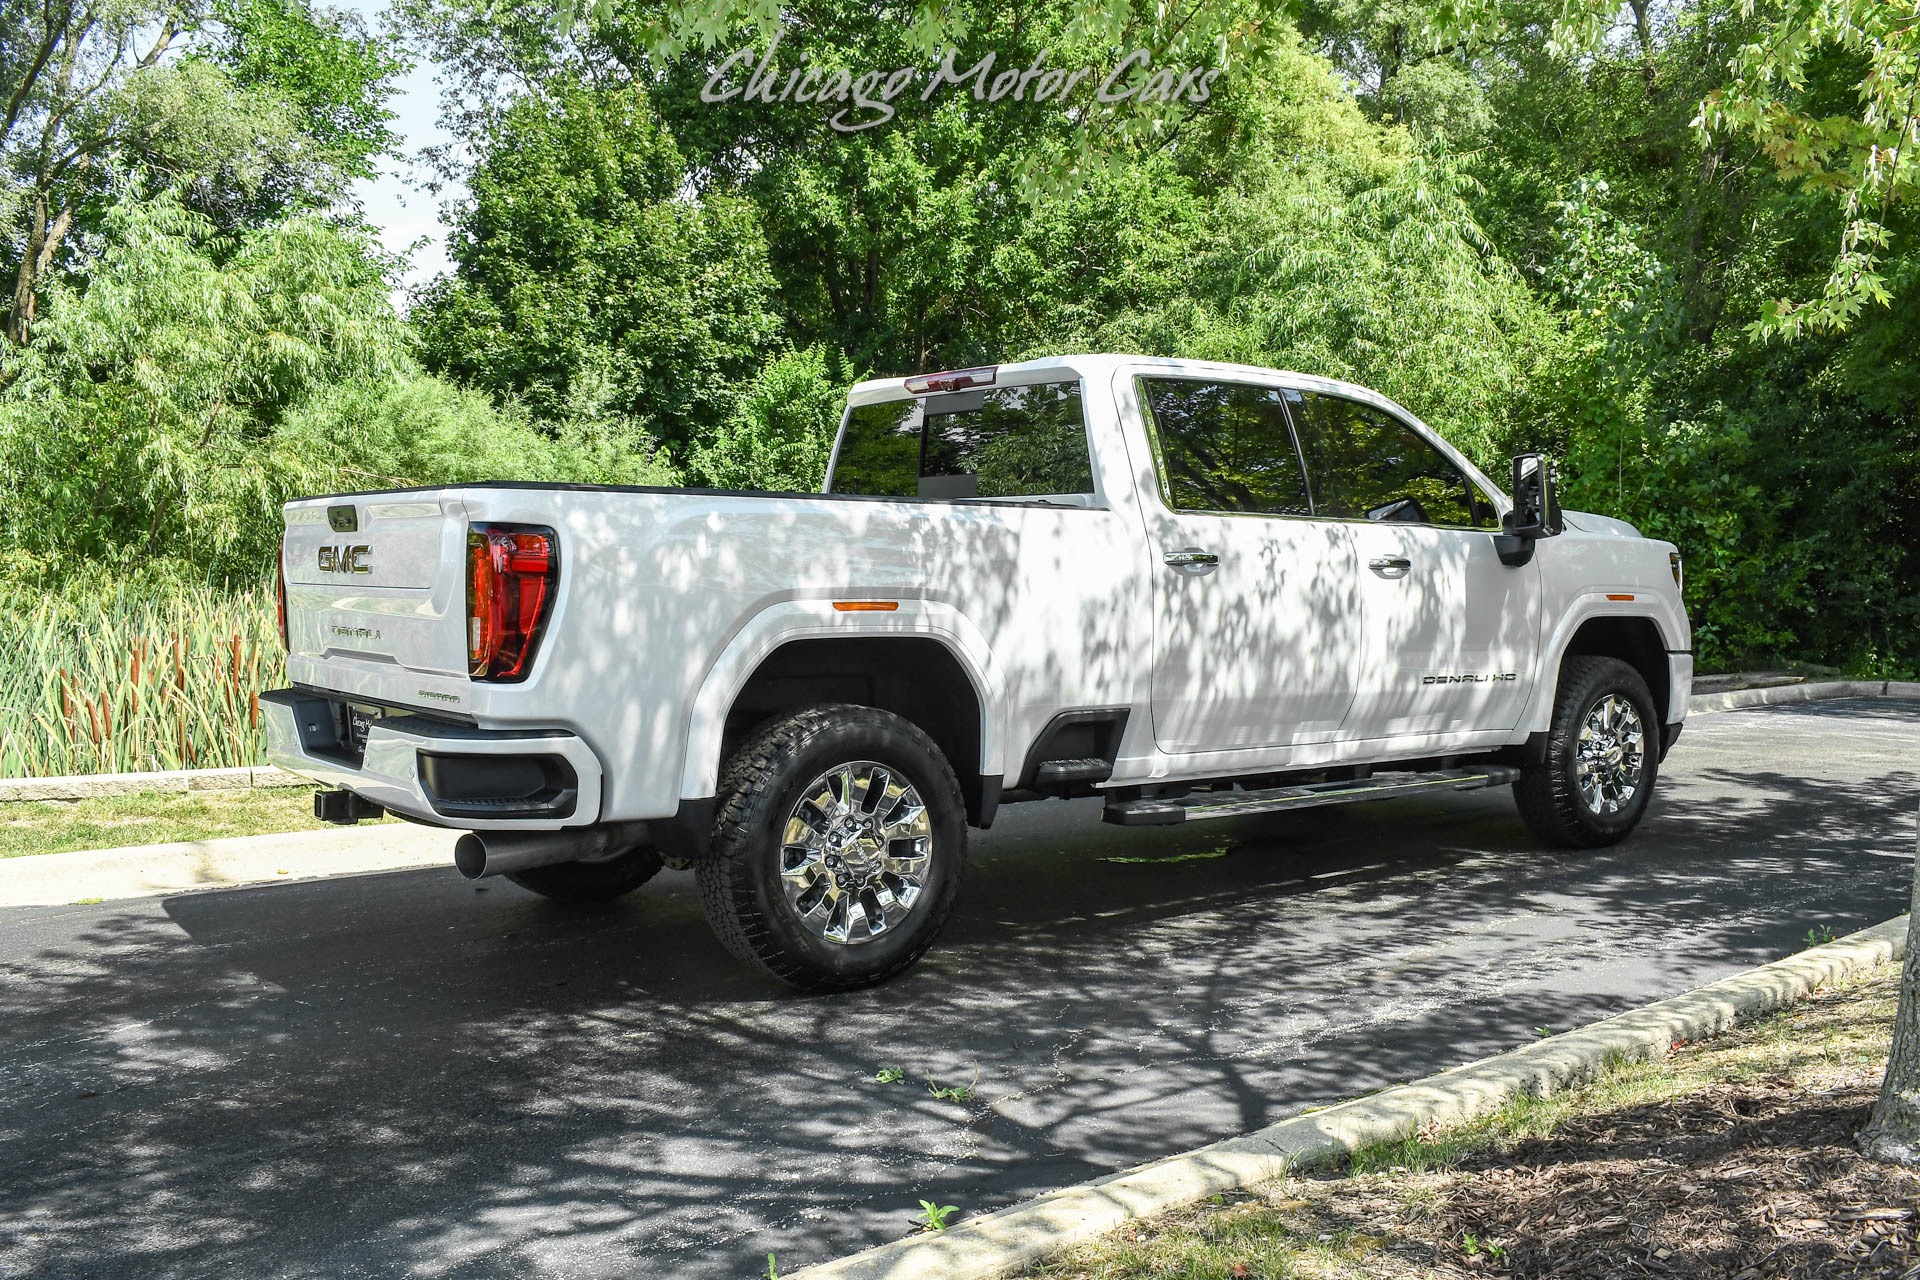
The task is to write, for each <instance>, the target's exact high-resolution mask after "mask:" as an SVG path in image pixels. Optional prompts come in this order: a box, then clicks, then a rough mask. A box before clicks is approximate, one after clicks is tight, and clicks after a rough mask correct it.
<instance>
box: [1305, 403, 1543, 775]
mask: <svg viewBox="0 0 1920 1280" xmlns="http://www.w3.org/2000/svg"><path fill="white" fill-rule="evenodd" d="M1287 400H1288V408H1289V410H1290V412H1291V414H1292V417H1293V420H1294V427H1295V430H1296V432H1297V434H1298V437H1299V440H1300V444H1301V450H1302V453H1303V455H1304V458H1305V461H1306V467H1307V476H1308V480H1309V482H1310V485H1311V488H1312V493H1313V502H1314V509H1315V511H1316V512H1318V513H1321V514H1323V515H1327V516H1333V517H1337V518H1339V519H1341V520H1344V521H1347V522H1348V523H1347V524H1346V526H1345V527H1346V528H1347V529H1348V530H1349V531H1350V534H1351V537H1352V548H1353V564H1352V569H1351V573H1350V577H1351V579H1352V581H1353V583H1354V594H1353V607H1354V609H1355V610H1356V611H1357V613H1358V614H1359V616H1360V618H1361V619H1362V623H1363V626H1362V639H1361V642H1360V645H1359V648H1358V652H1357V656H1358V659H1359V661H1358V663H1357V669H1356V679H1355V691H1354V697H1353V701H1352V704H1351V706H1350V709H1349V710H1348V713H1347V722H1346V725H1345V727H1344V728H1343V729H1342V731H1341V734H1340V736H1341V737H1342V738H1351V739H1369V738H1388V737H1398V736H1401V735H1407V734H1443V735H1461V734H1472V733H1481V732H1489V731H1494V730H1507V729H1511V728H1512V727H1513V726H1514V725H1515V724H1516V723H1517V722H1518V721H1519V718H1520V714H1521V712H1522V710H1523V708H1524V707H1525V705H1526V702H1527V697H1528V695H1529V694H1530V693H1531V692H1532V687H1533V679H1534V671H1535V663H1536V659H1537V654H1538V648H1539V642H1540V607H1541V606H1540V571H1539V565H1538V563H1537V562H1534V563H1529V564H1527V565H1524V566H1520V567H1517V568H1516V567H1510V566H1508V565H1505V564H1503V563H1501V561H1500V556H1499V553H1498V551H1497V549H1496V548H1495V545H1494V535H1495V533H1496V531H1497V528H1498V519H1497V517H1496V514H1495V510H1494V507H1493V504H1492V503H1491V501H1489V500H1488V498H1487V495H1485V494H1483V493H1482V492H1480V490H1479V488H1478V487H1477V486H1476V485H1475V483H1474V482H1473V480H1472V479H1471V478H1470V477H1469V476H1468V475H1467V474H1466V473H1465V472H1464V471H1462V470H1461V469H1460V467H1459V466H1458V465H1457V464H1456V463H1454V461H1453V460H1452V459H1451V458H1449V457H1447V455H1446V454H1445V453H1443V452H1442V451H1441V450H1440V449H1439V448H1438V447H1436V446H1435V445H1434V443H1433V442H1432V441H1431V440H1429V439H1428V438H1427V437H1426V436H1425V435H1423V434H1421V433H1420V432H1419V431H1418V430H1417V429H1416V428H1415V427H1414V426H1413V424H1411V423H1409V422H1406V421H1404V420H1402V419H1401V418H1399V417H1398V416H1397V415H1395V414H1392V413H1390V412H1388V411H1387V410H1386V409H1384V408H1382V407H1380V406H1378V405H1374V404H1371V403H1367V402H1364V401H1360V400H1352V399H1347V398H1345V397H1341V396H1336V395H1331V394H1326V393H1322V392H1316V391H1289V392H1288V393H1287Z"/></svg>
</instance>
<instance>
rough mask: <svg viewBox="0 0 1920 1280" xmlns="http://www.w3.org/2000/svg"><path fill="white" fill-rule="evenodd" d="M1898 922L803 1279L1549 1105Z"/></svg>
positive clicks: (1106, 1214) (1006, 1268) (1821, 970)
mask: <svg viewBox="0 0 1920 1280" xmlns="http://www.w3.org/2000/svg"><path fill="white" fill-rule="evenodd" d="M1906 938H1907V918H1906V917H1905V916H1900V917H1897V918H1895V919H1893V920H1889V921H1887V922H1886V923H1885V924H1881V925H1877V926H1875V927H1874V928H1871V929H1865V930H1862V931H1861V932H1859V933H1855V934H1850V935H1849V936H1847V937H1845V938H1842V939H1840V940H1839V941H1837V942H1833V943H1829V944H1827V945H1826V946H1821V947H1814V948H1812V949H1811V950H1808V951H1803V952H1801V953H1800V954H1798V955H1794V956H1789V957H1787V958H1786V959H1784V960H1777V961H1775V962H1774V963H1772V964H1768V965H1762V966H1761V967H1760V968H1758V969H1753V970H1750V971H1748V972H1746V973H1742V974H1736V975H1734V976H1733V977H1731V978H1722V979H1721V980H1720V981H1718V982H1714V983H1710V984H1708V985H1707V986H1704V987H1701V988H1700V989H1699V990H1697V991H1691V992H1688V993H1687V994H1686V995H1683V996H1676V997H1674V998H1673V999H1670V1000H1661V1001H1658V1002H1656V1003H1654V1004H1650V1005H1648V1006H1646V1007H1645V1008H1642V1009H1636V1010H1634V1011H1632V1012H1631V1013H1624V1014H1621V1015H1619V1016H1618V1017H1613V1018H1608V1019H1607V1020H1605V1021H1604V1022H1596V1023H1594V1024H1593V1025H1591V1026H1588V1027H1582V1028H1581V1029H1579V1030H1577V1031H1569V1032H1567V1033H1566V1034H1565V1035H1558V1036H1553V1037H1551V1038H1550V1039H1546V1040H1542V1041H1539V1042H1538V1043H1535V1044H1530V1045H1527V1046H1525V1047H1524V1048H1520V1049H1515V1050H1513V1051H1512V1052H1510V1053H1503V1054H1500V1055H1498V1056H1496V1057H1492V1058H1483V1059H1481V1060H1480V1061H1479V1062H1472V1063H1468V1064H1467V1065H1466V1066H1463V1067H1456V1068H1454V1069H1453V1070H1451V1071H1443V1072H1441V1073H1439V1074H1438V1075H1433V1076H1428V1077H1427V1078H1426V1079H1424V1080H1420V1081H1416V1082H1415V1083H1413V1084H1406V1085H1400V1086H1398V1087H1396V1088H1392V1089H1387V1090H1384V1091H1383V1092H1380V1093H1376V1094H1372V1095H1369V1096H1367V1097H1364V1098H1357V1099H1355V1100H1353V1101H1352V1102H1345V1103H1341V1104H1340V1105H1339V1106H1335V1107H1329V1108H1327V1109H1326V1110H1324V1111H1315V1112H1311V1113H1309V1114H1307V1115H1302V1116H1296V1117H1294V1118H1293V1119H1291V1120H1282V1121H1280V1122H1279V1123H1278V1124H1273V1125H1269V1126H1267V1127H1266V1128H1264V1129H1260V1130H1258V1131H1256V1132H1254V1133H1249V1134H1246V1135H1244V1136H1242V1137H1238V1138H1230V1139H1227V1140H1226V1141H1224V1142H1216V1143H1213V1144H1211V1145H1209V1146H1205V1147H1201V1148H1199V1149H1198V1150H1195V1151H1189V1152H1187V1153H1186V1154H1184V1155H1178V1156H1172V1157H1169V1158H1167V1159H1164V1160H1157V1161H1154V1162H1153V1163H1151V1164H1145V1165H1140V1166H1138V1167H1136V1168H1133V1169H1128V1170H1125V1171H1123V1172H1121V1173H1116V1174H1113V1175H1111V1176H1109V1177H1106V1178H1101V1179H1098V1180H1096V1181H1093V1182H1087V1183H1082V1184H1081V1185H1079V1186H1077V1187H1068V1188H1066V1189H1064V1190H1061V1191H1055V1192H1052V1193H1050V1194H1048V1195H1044V1196H1041V1197H1040V1198H1038V1199H1036V1200H1030V1201H1028V1202H1027V1203H1025V1204H1021V1205H1015V1206H1014V1207H1012V1208H1010V1209H1003V1210H1000V1211H999V1212H997V1213H990V1214H986V1215H984V1216H982V1217H979V1218H975V1219H971V1220H968V1221H964V1222H960V1223H957V1224H955V1225H954V1226H953V1227H950V1228H949V1229H947V1230H946V1231H943V1232H941V1233H939V1234H938V1235H929V1236H920V1237H915V1238H913V1239H909V1240H902V1241H898V1242H896V1243H893V1244H886V1245H881V1246H880V1247H878V1248H875V1249H868V1250H867V1251H865V1252H864V1253H857V1254H854V1255H852V1256H851V1257H846V1258H841V1259H839V1260H838V1261H835V1262H828V1263H823V1264H821V1265H818V1266H814V1267H808V1268H806V1269H805V1270H803V1271H798V1272H795V1273H794V1276H793V1280H990V1278H992V1277H1000V1276H1006V1275H1009V1274H1011V1273H1013V1272H1015V1271H1018V1270H1019V1269H1020V1268H1022V1267H1025V1266H1028V1265H1031V1264H1032V1263H1034V1262H1037V1261H1039V1260H1041V1259H1043V1258H1046V1257H1050V1256H1052V1255H1054V1254H1057V1253H1059V1252H1060V1251H1061V1250H1063V1249H1065V1248H1067V1247H1069V1246H1071V1245H1074V1244H1078V1243H1080V1242H1081V1241H1084V1240H1089V1239H1092V1238H1093V1237H1095V1236H1099V1235H1104V1234H1106V1233H1107V1232H1109V1231H1112V1230H1113V1229H1114V1228H1115V1227H1118V1226H1120V1225H1121V1224H1122V1223H1125V1222H1128V1221H1131V1220H1133V1219H1136V1218H1146V1217H1152V1216H1155V1215H1157V1214H1162V1213H1167V1212H1169V1211H1171V1210H1174V1209H1178V1208H1181V1207H1183V1206H1185V1205H1190V1204H1193V1203H1195V1202H1197V1201H1199V1200H1203V1199H1205V1198H1206V1197H1208V1196H1210V1195H1215V1194H1217V1193H1219V1192H1222V1191H1230V1190H1234V1189H1237V1188H1241V1187H1246V1186H1251V1185H1253V1184H1256V1183H1261V1182H1268V1181H1272V1180H1273V1179H1276V1178H1279V1177H1281V1176H1282V1175H1283V1174H1285V1173H1286V1172H1287V1171H1288V1170H1290V1169H1298V1168H1300V1167H1302V1166H1305V1165H1313V1164H1323V1163H1327V1162H1330V1161H1333V1160H1336V1159H1338V1158H1339V1157H1340V1156H1342V1155H1345V1154H1346V1153H1348V1152H1350V1151H1352V1150H1354V1149H1355V1148H1356V1147H1359V1146H1363V1145H1365V1144H1367V1143H1370V1142H1381V1141H1392V1140H1396V1139H1399V1138H1403V1137H1405V1136H1407V1135H1408V1134H1410V1133H1413V1132H1414V1131H1416V1130H1418V1129H1420V1128H1422V1127H1424V1126H1426V1125H1430V1124H1442V1125H1446V1124H1457V1123H1459V1122H1461V1121H1465V1120H1470V1119H1472V1118H1474V1117H1475V1116H1480V1115H1485V1114H1486V1113H1488V1112H1490V1111H1494V1110H1496V1109H1498V1108H1499V1107H1501V1106H1502V1105H1504V1104H1505V1103H1506V1102H1507V1101H1508V1100H1509V1099H1511V1098H1513V1097H1514V1096H1515V1095H1517V1094H1519V1093H1522V1092H1529V1093H1534V1094H1540V1095H1546V1094H1550V1093H1552V1092H1554V1091H1555V1090H1558V1089H1564V1088H1566V1087H1567V1086H1569V1085H1573V1084H1577V1083H1580V1082H1582V1081H1585V1080H1589V1079H1592V1078H1593V1077H1594V1076H1595V1075H1597V1074H1599V1073H1600V1072H1601V1071H1602V1070H1604V1069H1605V1068H1606V1067H1608V1066H1610V1065H1612V1064H1614V1063H1617V1062H1626V1061H1634V1060H1638V1059H1645V1058H1657V1057H1661V1056H1663V1055H1665V1054H1666V1053H1667V1052H1668V1051H1669V1050H1670V1049H1671V1048H1672V1046H1673V1044H1674V1042H1676V1041H1680V1040H1701V1039H1705V1038H1707V1037H1709V1036H1713V1035H1717V1034H1718V1033H1720V1032H1722V1031H1725V1030H1727V1029H1728V1028H1729V1027H1731V1026H1733V1025H1734V1024H1735V1023H1736V1022H1740V1021H1744V1020H1748V1019H1751V1018H1754V1017H1756V1016H1758V1015H1760V1014H1763V1013H1770V1012H1772V1011H1773V1010H1776V1009H1780V1008H1783V1007H1785V1006H1786V1005H1789V1004H1791V1003H1793V1002H1794V1001H1795V1000H1798V999H1800V998H1802V997H1803V996H1805V995H1807V994H1808V993H1810V992H1811V991H1813V990H1814V989H1815V988H1816V987H1821V986H1826V985H1830V984H1832V983H1833V982H1836V981H1838V980H1839V979H1841V978H1844V977H1847V976H1849V975H1851V974H1855V973H1859V972H1861V971H1863V970H1866V969H1869V968H1871V967H1873V966H1874V965H1877V964H1881V963H1883V962H1885V961H1887V960H1895V959H1899V958H1900V957H1901V956H1902V955H1904V954H1905V951H1906Z"/></svg>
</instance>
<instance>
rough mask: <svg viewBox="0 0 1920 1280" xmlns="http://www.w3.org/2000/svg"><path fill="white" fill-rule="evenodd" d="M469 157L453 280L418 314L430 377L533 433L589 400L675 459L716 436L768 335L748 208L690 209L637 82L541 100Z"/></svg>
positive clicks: (572, 88)
mask: <svg viewBox="0 0 1920 1280" xmlns="http://www.w3.org/2000/svg"><path fill="white" fill-rule="evenodd" d="M476 145H477V149H478V152H479V159H478V161H477V162H476V164H475V166H474V171H473V174H472V176H471V178H470V179H469V188H470V191H471V198H470V200H469V202H468V203H467V205H466V206H465V207H464V208H462V209H461V210H460V211H459V212H458V214H457V215H456V217H455V224H454V236H453V242H452V249H451V252H452V256H453V259H454V262H455V271H454V274H453V276H452V277H451V278H450V279H447V280H443V281H441V282H439V283H438V284H436V285H435V286H433V287H431V288H429V289H428V290H427V292H426V293H425V294H424V296H423V297H422V298H421V299H420V301H419V304H418V306H417V307H416V309H415V313H414V315H415V319H416V322H417V324H418V327H419V331H420V333H421V336H422V340H423V346H424V353H425V359H426V362H427V364H428V367H429V368H432V369H435V370H439V371H444V372H445V373H447V374H448V375H450V376H452V377H455V378H458V379H460V380H461V381H462V382H465V383H467V384H469V385H472V386H476V387H481V388H484V389H486V390H488V391H490V392H492V393H494V394H495V395H496V396H499V397H503V398H505V397H513V398H517V399H519V400H521V401H522V402H523V403H524V404H525V405H526V406H527V408H528V409H529V410H530V411H531V412H532V413H533V414H534V415H535V417H536V418H538V419H540V420H541V421H544V422H549V423H554V424H558V423H562V422H565V421H567V420H568V419H569V417H570V416H571V415H572V414H573V413H574V412H575V406H576V405H577V404H578V402H579V399H580V397H581V395H582V394H583V393H590V394H591V395H592V397H593V399H594V400H595V402H596V403H597V404H598V405H599V406H601V408H602V409H603V410H604V411H606V412H611V413H613V414H616V415H620V416H623V417H624V418H626V419H628V420H630V421H631V422H633V423H634V424H637V425H639V426H641V427H644V428H645V429H646V430H647V431H649V432H651V433H652V434H654V435H656V436H658V437H659V438H660V439H662V440H664V441H667V442H669V443H671V444H674V445H680V444H682V443H684V442H686V441H689V440H692V439H696V438H700V437H702V436H704V435H706V434H708V433H710V432H712V431H713V430H714V429H715V428H716V427H718V425H719V424H720V423H721V422H722V421H724V420H725V418H726V416H727V414H728V413H729V412H730V411H731V409H732V406H733V402H734V399H735V397H736V395H737V387H736V383H738V382H740V381H743V380H744V379H746V378H748V377H750V376H751V375H752V374H753V373H754V371H755V370H756V369H758V367H759V365H760V362H761V360H762V358H763V357H764V356H765V355H766V353H767V352H769V351H770V350H771V349H772V345H773V342H774V340H775V338H776V337H777V335H778V332H779V328H780V324H779V320H778V318H777V317H776V316H775V314H774V313H773V312H772V310H771V309H770V308H769V305H768V304H769V301H770V297H771V294H772V291H773V282H772V278H771V276H770V275H769V273H768V268H767V265H766V244H765V242H764V240H763V239H762V238H761V235H760V231H759V227H758V225H757V222H756V220H755V218H754V216H753V210H752V209H751V207H750V206H748V205H746V204H745V203H743V202H741V201H739V200H737V199H730V198H728V197H726V196H724V195H709V196H707V197H705V198H703V199H700V200H690V199H687V198H685V194H684V192H683V188H684V187H685V186H686V184H687V183H688V181H689V178H688V175H687V171H686V166H685V164H684V163H683V162H682V160H681V158H680V154H679V152H678V150H677V148H676V147H675V145H674V142H673V140H672V138H671V137H669V136H668V135H667V134H666V132H665V131H664V130H663V129H662V128H661V127H660V124H659V122H658V120H657V118H656V117H655V115H654V112H653V109H652V107H651V106H650V105H649V103H648V100H647V95H646V94H645V92H644V91H643V90H641V89H640V87H639V86H637V85H620V86H611V87H604V88H595V87H589V86H586V85H584V84H581V83H579V82H578V81H577V80H562V81H560V82H558V83H555V84H552V85H549V86H545V87H543V88H542V90H541V91H540V92H538V93H535V94H528V95H527V96H525V97H524V98H522V99H521V100H520V101H518V102H515V103H514V104H512V105H511V106H510V107H508V108H507V109H506V110H504V111H502V112H501V113H500V114H499V116H498V118H497V119H495V120H494V121H493V122H492V123H491V124H490V125H489V126H488V128H487V132H486V133H485V134H484V135H483V136H482V137H480V138H479V139H477V140H476Z"/></svg>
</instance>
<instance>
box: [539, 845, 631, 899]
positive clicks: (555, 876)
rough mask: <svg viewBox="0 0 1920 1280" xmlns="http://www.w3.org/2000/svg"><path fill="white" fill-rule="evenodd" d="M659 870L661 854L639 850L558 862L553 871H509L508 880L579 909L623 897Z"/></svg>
mask: <svg viewBox="0 0 1920 1280" xmlns="http://www.w3.org/2000/svg"><path fill="white" fill-rule="evenodd" d="M660 867H661V862H660V855H659V854H657V853H655V852H654V851H653V850H651V849H647V848H639V849H629V850H627V851H626V852H625V853H623V854H621V855H620V856H619V857H617V858H604V859H601V860H600V861H598V862H557V863H555V864H554V865H552V866H550V867H533V868H530V869H528V870H526V871H509V872H507V879H509V880H511V881H513V882H514V883H515V884H517V885H519V886H520V887H521V888H522V889H527V890H530V891H532V892H534V893H537V894H539V895H540V896H541V897H543V898H551V899H553V901H555V902H564V903H567V904H568V905H570V906H577V905H581V904H585V903H590V902H612V901H613V900H614V899H615V898H619V897H624V896H625V895H627V894H629V893H632V892H633V891H634V890H635V889H638V888H639V887H640V886H641V885H643V884H645V883H646V882H647V881H649V880H651V879H653V877H654V876H655V875H657V874H658V873H659V871H660Z"/></svg>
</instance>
